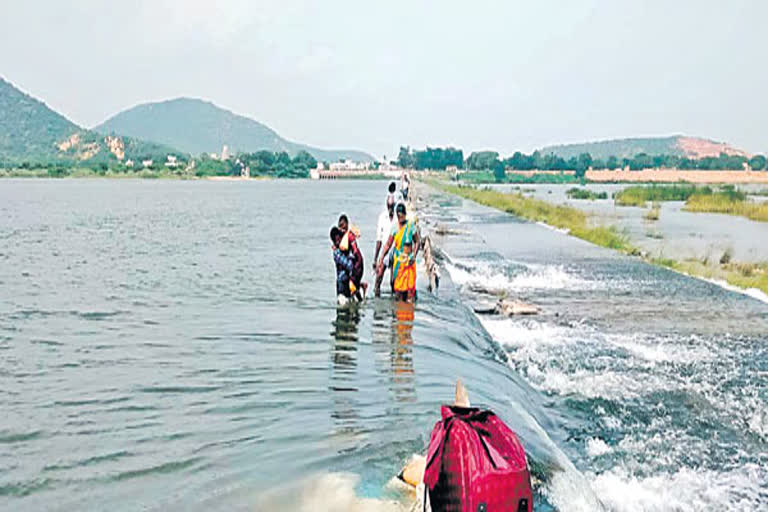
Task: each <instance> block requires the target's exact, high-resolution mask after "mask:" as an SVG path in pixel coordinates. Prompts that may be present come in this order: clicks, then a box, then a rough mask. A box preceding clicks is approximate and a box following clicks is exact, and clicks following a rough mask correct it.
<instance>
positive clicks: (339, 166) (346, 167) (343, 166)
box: [328, 160, 368, 171]
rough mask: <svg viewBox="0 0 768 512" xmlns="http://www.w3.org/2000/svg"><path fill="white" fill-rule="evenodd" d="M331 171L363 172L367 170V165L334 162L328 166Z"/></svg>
mask: <svg viewBox="0 0 768 512" xmlns="http://www.w3.org/2000/svg"><path fill="white" fill-rule="evenodd" d="M328 168H329V169H330V170H331V171H365V170H367V169H368V164H367V163H365V162H351V161H349V160H345V161H343V162H334V163H332V164H330V165H329V166H328Z"/></svg>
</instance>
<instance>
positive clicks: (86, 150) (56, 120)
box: [0, 78, 180, 165]
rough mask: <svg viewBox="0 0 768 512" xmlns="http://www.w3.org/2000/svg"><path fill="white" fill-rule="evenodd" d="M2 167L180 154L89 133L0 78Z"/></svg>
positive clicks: (122, 139)
mask: <svg viewBox="0 0 768 512" xmlns="http://www.w3.org/2000/svg"><path fill="white" fill-rule="evenodd" d="M0 113H1V114H2V115H0V165H2V164H11V165H13V164H20V163H24V162H26V163H31V164H41V163H51V162H75V161H86V162H107V161H110V160H112V161H117V160H124V159H143V158H158V159H160V158H162V159H165V156H166V155H168V154H176V155H180V153H179V152H178V151H176V150H174V149H172V148H170V147H168V146H164V145H161V144H156V143H153V142H146V141H143V140H140V139H135V138H132V137H105V136H103V135H101V134H99V133H96V132H94V131H91V130H86V129H83V128H81V127H79V126H78V125H76V124H75V123H73V122H72V121H70V120H69V119H67V118H66V117H64V116H62V115H61V114H59V113H58V112H56V111H54V110H52V109H51V108H50V107H48V106H47V105H46V104H45V103H43V102H42V101H40V100H37V99H35V98H33V97H32V96H30V95H28V94H25V93H23V92H22V91H20V90H19V89H17V88H16V87H14V86H13V85H12V84H11V83H9V82H7V81H5V80H3V79H2V78H0Z"/></svg>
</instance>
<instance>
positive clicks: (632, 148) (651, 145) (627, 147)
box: [539, 135, 748, 160]
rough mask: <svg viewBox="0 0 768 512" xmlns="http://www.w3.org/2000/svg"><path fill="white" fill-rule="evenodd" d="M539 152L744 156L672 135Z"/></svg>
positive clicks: (729, 148)
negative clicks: (721, 154) (723, 154)
mask: <svg viewBox="0 0 768 512" xmlns="http://www.w3.org/2000/svg"><path fill="white" fill-rule="evenodd" d="M539 151H540V152H541V153H543V154H549V153H554V154H555V155H557V156H560V157H562V158H565V159H568V158H571V157H577V156H579V155H580V154H582V153H589V154H590V155H592V158H595V159H601V160H605V159H607V158H608V157H610V156H615V157H617V158H632V157H633V156H635V155H638V154H640V153H645V154H648V155H675V156H685V157H689V158H703V157H707V156H715V157H716V156H719V155H720V153H726V154H728V155H741V156H748V155H747V153H745V152H744V151H741V150H739V149H736V148H734V147H732V146H729V145H728V144H725V143H722V142H715V141H712V140H708V139H703V138H699V137H685V136H682V135H673V136H671V137H644V138H631V139H613V140H604V141H598V142H586V143H583V144H565V145H558V146H547V147H544V148H542V149H540V150H539Z"/></svg>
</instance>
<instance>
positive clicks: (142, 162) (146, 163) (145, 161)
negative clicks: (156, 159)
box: [141, 160, 153, 167]
mask: <svg viewBox="0 0 768 512" xmlns="http://www.w3.org/2000/svg"><path fill="white" fill-rule="evenodd" d="M152 163H153V162H152V160H142V161H141V165H143V166H144V167H151V166H152Z"/></svg>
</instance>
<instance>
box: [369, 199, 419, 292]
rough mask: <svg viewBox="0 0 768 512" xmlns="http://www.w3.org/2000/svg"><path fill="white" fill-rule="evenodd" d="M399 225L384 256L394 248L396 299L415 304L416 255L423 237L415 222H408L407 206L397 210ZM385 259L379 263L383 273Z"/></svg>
mask: <svg viewBox="0 0 768 512" xmlns="http://www.w3.org/2000/svg"><path fill="white" fill-rule="evenodd" d="M395 211H396V212H397V225H396V226H395V227H393V228H392V233H391V234H390V235H389V239H388V240H387V244H386V245H385V246H384V250H383V251H382V254H387V252H388V251H389V248H390V247H393V250H394V252H393V261H392V275H393V276H394V290H395V297H397V298H399V299H401V300H405V301H407V302H413V300H414V299H415V297H416V255H417V254H418V252H419V247H420V245H421V237H420V236H419V232H418V230H417V229H416V224H415V223H414V221H413V220H408V218H407V217H406V213H405V204H403V203H399V204H398V205H397V207H396V208H395ZM383 265H384V262H383V259H380V260H379V262H378V267H379V271H380V272H383Z"/></svg>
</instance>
